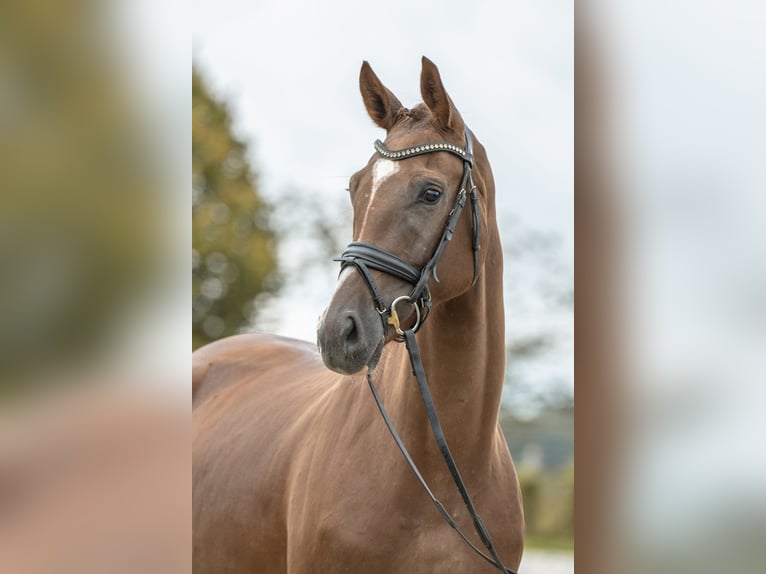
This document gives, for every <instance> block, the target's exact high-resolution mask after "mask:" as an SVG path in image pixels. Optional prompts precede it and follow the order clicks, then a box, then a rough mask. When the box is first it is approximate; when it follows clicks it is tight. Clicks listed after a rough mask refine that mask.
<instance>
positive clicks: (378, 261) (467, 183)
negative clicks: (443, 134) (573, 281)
mask: <svg viewBox="0 0 766 574" xmlns="http://www.w3.org/2000/svg"><path fill="white" fill-rule="evenodd" d="M375 151H376V152H377V153H378V154H379V155H380V156H382V157H384V158H386V159H390V160H393V161H400V160H403V159H407V158H410V157H414V156H417V155H423V154H427V153H436V152H441V151H444V152H448V153H451V154H453V155H456V156H458V157H459V158H460V159H462V160H463V178H462V180H461V181H460V188H459V190H458V194H457V198H456V199H455V205H454V206H453V207H452V211H450V214H449V216H448V217H447V222H446V224H445V225H444V231H443V232H442V235H441V239H439V243H438V244H437V245H436V249H434V252H433V255H431V259H429V260H428V262H427V263H426V264H425V265H424V266H423V267H421V268H420V269H418V268H417V267H415V266H413V265H411V264H409V263H407V262H406V261H404V260H402V259H401V258H400V257H398V256H397V255H395V254H393V253H391V252H389V251H386V250H385V249H381V248H380V247H378V246H376V245H373V244H371V243H364V242H358V241H357V242H353V243H350V244H349V245H348V247H346V249H345V250H344V251H343V253H342V254H341V255H340V257H338V258H336V259H335V261H340V264H341V271H343V269H345V268H346V267H348V266H350V265H353V266H354V267H356V269H357V270H358V271H359V274H360V275H361V276H362V278H363V279H364V282H365V283H366V284H367V287H368V289H369V290H370V294H371V295H372V299H373V302H374V303H375V309H376V310H377V312H378V314H379V315H380V317H381V320H382V321H383V333H384V336H385V333H387V332H388V327H389V326H391V327H393V329H394V330H395V332H396V334H397V341H400V342H401V341H403V342H404V343H405V345H406V347H407V352H408V353H409V356H410V364H411V365H412V373H413V375H415V379H416V380H417V383H418V389H419V391H420V394H421V396H422V398H423V403H424V405H425V408H426V415H427V416H428V422H429V423H430V425H431V430H432V431H433V434H434V438H435V439H436V444H437V445H438V447H439V451H440V453H441V455H442V458H444V461H445V462H446V464H447V468H448V469H449V471H450V474H451V475H452V480H453V481H454V483H455V485H456V486H457V489H458V491H459V492H460V496H461V498H462V499H463V503H464V504H465V506H466V508H467V509H468V512H469V514H470V515H471V518H472V519H473V525H474V529H475V530H476V533H477V534H478V535H479V538H480V539H481V542H482V544H483V545H484V547H485V548H486V549H487V551H488V552H489V554H490V555H487V554H485V553H484V552H482V551H481V550H480V549H479V548H478V547H477V546H476V545H475V544H474V543H473V542H471V540H470V539H469V538H468V537H467V536H466V535H465V534H464V533H463V531H462V530H460V528H459V527H458V525H457V523H456V522H455V520H454V518H452V516H451V515H450V513H449V512H448V511H447V509H446V508H445V507H444V505H443V504H442V503H441V502H440V501H439V500H438V499H437V498H436V496H434V494H433V492H432V491H431V489H430V488H429V486H428V484H427V483H426V481H425V479H424V478H423V475H422V474H421V473H420V470H419V469H418V467H417V465H415V462H414V461H413V460H412V457H411V456H410V454H409V452H408V451H407V447H406V446H405V445H404V443H403V442H402V439H401V437H400V436H399V434H398V433H397V432H396V429H395V428H394V425H393V423H392V422H391V419H390V418H389V416H388V413H387V412H386V409H385V407H384V406H383V403H382V401H381V400H380V396H379V395H378V392H377V390H376V389H375V385H374V384H373V382H372V375H371V373H369V372H368V373H367V383H368V384H369V386H370V390H371V391H372V395H373V397H374V398H375V403H376V404H377V406H378V410H380V414H381V415H382V417H383V420H384V422H385V423H386V426H387V427H388V430H389V432H390V433H391V436H393V438H394V441H395V442H396V445H397V446H398V447H399V450H400V451H401V453H402V455H403V456H404V459H405V461H406V462H407V464H408V465H409V467H410V468H411V469H412V471H413V473H414V474H415V476H416V478H417V479H418V481H419V482H420V484H421V486H422V487H423V489H424V490H425V491H426V494H427V495H428V496H429V498H430V499H431V502H433V503H434V505H435V506H436V508H437V510H438V511H439V513H440V514H441V515H442V517H443V518H444V520H445V521H446V522H447V524H449V525H450V526H451V527H452V528H453V529H454V530H455V531H456V532H457V534H458V535H459V536H460V538H462V539H463V541H464V542H465V543H466V544H467V545H468V546H469V547H470V548H471V549H472V550H473V551H474V552H476V553H477V554H478V555H479V556H481V557H482V558H483V559H484V560H486V561H487V562H488V563H490V564H492V565H493V566H495V567H496V568H497V569H498V570H500V571H501V572H503V574H514V572H513V571H511V570H510V569H509V568H507V567H506V566H505V565H504V564H503V561H502V560H501V559H500V556H499V555H498V553H497V550H496V549H495V547H494V545H493V544H492V539H491V538H490V536H489V532H488V531H487V528H486V526H484V523H483V522H482V520H481V518H480V517H479V514H478V512H477V511H476V508H475V507H474V505H473V502H472V501H471V497H470V496H469V494H468V490H467V489H466V486H465V483H464V482H463V479H462V477H461V476H460V472H459V471H458V468H457V465H456V464H455V459H454V458H453V456H452V453H451V452H450V450H449V446H448V445H447V441H446V439H445V437H444V431H443V430H442V426H441V423H440V422H439V417H438V416H437V414H436V409H435V407H434V403H433V398H432V396H431V391H430V389H429V387H428V381H427V380H426V374H425V371H424V369H423V362H422V360H421V358H420V351H419V350H418V345H417V341H416V340H415V333H416V332H417V331H418V329H420V327H422V326H423V323H424V321H425V320H426V318H427V317H428V314H429V312H430V311H431V292H430V291H429V289H428V282H429V280H430V279H431V277H432V276H433V278H434V281H436V282H437V283H438V282H439V277H438V275H437V272H436V266H437V265H438V263H439V260H440V259H441V256H442V253H443V252H444V248H445V247H446V246H447V243H449V241H450V240H451V239H452V235H453V234H454V233H455V227H456V225H457V222H458V219H459V218H460V214H461V213H462V212H463V208H464V207H465V204H466V199H467V197H470V198H471V212H472V220H471V225H472V229H473V237H472V247H473V281H472V282H471V285H472V286H473V285H474V284H475V283H476V280H477V279H478V277H479V247H480V245H479V232H480V229H481V220H480V218H479V194H478V190H477V189H476V186H475V185H474V183H473V177H472V176H471V169H472V168H473V134H472V133H471V130H469V129H468V128H467V127H466V128H465V149H462V148H460V147H458V146H456V145H453V144H450V143H447V142H439V143H427V144H422V145H416V146H412V147H408V148H404V149H400V150H391V149H389V148H387V147H386V146H385V144H384V143H383V142H381V141H380V140H377V141H376V142H375ZM370 269H376V270H378V271H382V272H383V273H387V274H388V275H393V276H394V277H398V278H399V279H403V280H404V281H406V282H407V283H410V284H411V285H413V288H412V291H411V292H410V294H409V295H403V296H401V297H398V298H396V299H394V301H393V302H392V303H391V305H390V306H389V307H387V306H386V304H385V302H384V301H383V296H382V295H381V293H380V290H379V289H378V286H377V284H376V283H375V280H374V279H373V278H372V275H371V274H370V271H369V270H370ZM402 302H407V303H410V304H412V305H413V307H414V309H415V324H414V326H412V327H410V328H408V329H402V327H401V325H400V324H399V315H398V312H397V310H396V306H397V305H398V304H399V303H402Z"/></svg>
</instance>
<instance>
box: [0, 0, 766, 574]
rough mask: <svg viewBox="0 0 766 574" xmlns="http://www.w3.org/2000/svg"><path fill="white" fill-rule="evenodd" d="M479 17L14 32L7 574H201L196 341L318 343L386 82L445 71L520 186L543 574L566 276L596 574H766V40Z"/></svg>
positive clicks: (532, 567)
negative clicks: (363, 93)
mask: <svg viewBox="0 0 766 574" xmlns="http://www.w3.org/2000/svg"><path fill="white" fill-rule="evenodd" d="M442 6H443V8H442ZM465 8H466V6H465V5H462V6H460V7H459V9H457V8H455V9H454V10H453V7H452V4H451V3H449V2H448V3H445V4H440V5H439V9H438V10H436V9H431V10H429V11H427V12H426V11H425V10H422V9H420V8H418V7H417V6H411V5H408V6H404V5H400V4H396V3H394V4H391V3H388V4H386V6H385V8H383V7H379V6H378V7H376V9H375V10H373V9H372V8H365V7H363V6H358V5H356V4H352V3H350V2H349V3H348V4H346V5H342V4H334V3H331V4H329V5H327V3H325V5H323V6H322V9H321V10H320V9H319V8H314V7H312V6H308V5H306V6H302V5H299V4H295V3H282V4H279V5H278V3H269V5H266V4H265V3H261V2H253V3H252V4H248V5H247V6H239V5H237V4H235V3H232V2H220V3H218V4H217V5H213V4H212V3H210V4H208V3H200V2H198V3H196V4H195V5H194V6H193V8H192V10H190V9H189V6H188V5H186V4H183V3H181V2H179V1H178V0H152V1H150V0H133V1H131V2H125V1H122V2H121V1H118V0H112V1H111V2H101V3H94V2H90V1H87V0H61V1H60V2H47V1H42V0H25V1H23V2H22V1H18V2H7V3H4V4H3V6H2V8H1V9H0V10H1V12H0V151H1V152H2V153H0V182H2V183H1V184H0V266H1V267H0V269H2V273H1V274H0V571H2V572H25V573H27V572H33V573H36V572H41V573H42V572H64V573H69V572H72V573H74V572H77V573H78V574H81V573H83V572H111V573H120V572H126V573H127V572H131V573H132V572H136V571H140V572H158V573H163V574H164V573H167V572H188V571H189V570H190V569H191V565H190V563H189V557H190V552H189V524H190V508H189V506H190V486H191V485H190V477H189V472H188V470H189V460H190V452H189V440H188V438H189V405H190V397H189V389H188V375H189V325H190V324H192V325H193V341H192V343H193V346H198V345H200V344H203V343H204V342H205V341H206V340H209V339H211V338H215V337H219V336H222V335H225V334H227V333H232V332H236V331H237V330H240V329H263V330H269V331H277V332H283V333H286V334H290V335H293V336H297V337H301V338H305V339H309V340H310V339H313V324H314V320H315V318H316V314H317V313H318V312H319V311H320V310H321V308H322V306H323V305H324V302H325V301H326V299H327V296H328V295H329V292H330V289H331V287H332V284H333V282H334V278H335V274H336V270H337V268H336V267H335V266H334V265H332V264H330V263H329V258H330V256H331V255H334V254H336V253H337V250H338V248H339V246H340V245H342V244H345V242H346V240H347V237H348V227H347V221H348V211H347V209H348V207H347V204H346V200H345V191H344V188H345V185H346V178H347V176H348V175H349V174H350V173H351V172H352V171H353V170H355V169H357V168H358V166H359V165H362V163H363V162H365V161H366V160H367V158H368V157H369V155H370V153H371V151H372V150H371V142H372V140H374V139H375V138H376V137H379V135H380V134H379V132H378V130H377V129H376V128H374V127H373V126H372V124H371V123H370V122H369V120H368V119H367V118H366V116H365V113H364V110H363V108H362V106H361V103H360V101H359V97H358V94H357V90H356V82H357V73H358V69H359V64H360V62H361V60H362V59H368V60H370V62H371V63H372V65H373V66H374V68H375V70H376V71H377V72H378V74H379V75H380V77H381V78H382V79H383V81H384V82H385V83H386V84H387V85H388V86H389V87H390V88H391V89H393V90H394V91H395V92H396V93H397V94H398V95H399V97H400V98H401V99H402V101H403V102H405V104H412V103H414V102H416V101H417V100H418V99H419V94H418V89H417V79H418V73H419V68H418V66H419V58H420V56H421V55H424V54H425V55H427V56H429V57H431V58H432V59H433V60H434V61H435V62H436V63H437V64H438V65H439V66H440V69H441V72H442V75H443V77H444V81H445V84H446V86H447V89H448V90H449V91H450V93H451V95H452V96H453V98H454V100H455V102H456V103H457V105H458V107H459V108H460V110H461V111H462V112H463V115H464V116H465V118H466V120H467V121H468V122H469V123H470V125H471V126H472V127H473V128H474V129H475V131H476V133H477V136H478V137H479V138H480V139H481V141H482V142H483V143H484V144H485V145H486V147H487V149H488V151H489V154H490V159H491V161H492V163H493V167H494V170H495V176H496V179H497V183H498V191H499V194H500V197H499V201H498V202H499V208H500V214H499V216H500V224H501V226H502V233H503V240H504V242H505V246H506V250H505V252H506V257H507V258H508V261H507V262H506V271H507V276H506V289H507V292H506V310H507V312H508V321H507V324H508V333H507V334H506V337H507V347H508V354H509V362H508V364H509V371H508V381H507V389H506V391H507V392H506V394H505V399H504V410H503V421H502V422H503V425H504V428H505V429H506V432H507V435H508V437H509V442H510V443H511V446H512V448H513V449H514V456H515V458H516V460H517V462H518V463H519V468H520V474H521V476H522V480H523V482H524V488H525V500H526V504H527V513H528V515H527V518H528V520H529V521H530V525H531V526H530V547H531V548H530V550H529V552H528V554H527V556H526V557H525V562H524V570H523V572H526V573H532V574H534V572H545V573H548V574H555V573H556V572H571V571H572V558H571V554H566V553H565V554H561V553H560V552H559V553H553V554H541V553H540V551H539V548H540V547H542V546H545V545H547V546H549V547H556V548H562V547H565V546H567V545H568V546H569V547H571V530H570V533H567V528H571V504H570V505H569V506H568V505H567V503H566V501H571V495H570V494H569V493H570V492H571V480H572V474H571V472H572V471H571V466H570V463H571V437H572V435H571V429H572V422H571V421H572V418H571V411H572V367H571V349H572V338H571V332H572V326H573V322H572V296H571V294H572V280H571V275H572V251H573V245H574V246H575V248H576V249H577V269H576V274H577V276H578V283H579V285H580V288H579V289H578V303H577V305H578V307H577V308H578V321H577V324H576V326H575V330H576V333H577V348H576V355H577V361H576V369H577V370H576V374H577V380H578V384H577V389H578V391H577V397H578V399H577V400H578V417H577V423H576V426H577V436H578V440H577V461H578V476H579V478H578V488H577V491H578V492H577V505H578V508H579V510H578V512H577V513H576V517H575V522H576V526H577V531H578V535H577V536H578V543H577V546H578V552H577V557H576V563H577V566H578V567H579V569H580V570H582V572H588V573H599V574H600V573H602V572H603V573H605V574H613V573H615V572H619V573H627V574H629V573H631V572H639V571H648V570H651V571H653V572H659V573H663V572H668V573H670V572H672V573H674V574H675V573H679V572H695V573H703V574H704V573H706V572H714V571H715V572H716V573H717V572H721V571H724V572H736V573H740V572H741V573H745V574H749V573H751V572H752V573H760V572H762V571H763V564H764V563H766V556H765V555H764V551H765V550H766V539H765V536H766V492H765V490H766V489H765V487H764V485H766V453H765V451H764V449H763V445H762V439H763V437H764V436H766V427H765V426H764V425H766V422H764V421H766V417H764V410H763V405H764V404H766V402H765V401H764V400H763V399H764V396H763V395H764V389H765V388H766V387H764V385H763V382H762V380H763V372H764V368H763V367H764V356H766V353H764V349H765V348H766V321H765V320H764V317H766V314H764V300H766V299H765V298H764V293H766V288H765V287H766V280H765V278H766V275H765V274H764V265H763V261H764V246H765V245H766V241H765V239H766V237H764V233H765V232H764V229H766V226H764V225H763V219H764V213H766V199H765V198H766V195H764V189H766V186H764V181H766V177H764V176H765V175H766V174H764V169H766V167H765V166H766V163H765V162H764V157H766V139H764V137H763V134H764V133H766V111H765V110H766V108H764V104H763V103H764V101H766V82H764V79H763V78H764V75H763V70H764V68H765V67H766V66H765V64H766V61H765V59H766V46H764V42H765V41H766V40H765V39H764V35H763V30H764V29H766V10H764V9H763V7H762V6H761V5H759V4H757V3H754V2H746V1H744V0H734V1H732V2H727V3H726V4H722V3H714V2H706V1H701V2H700V1H696V2H692V1H691V0H672V1H665V2H661V3H660V2H644V3H641V4H636V3H631V2H626V1H610V2H605V1H600V0H589V1H587V2H582V3H578V5H577V7H576V10H575V11H574V12H575V13H574V17H573V15H572V8H571V6H569V5H568V4H567V3H564V2H535V3H529V5H521V4H520V3H514V2H510V3H504V4H502V6H501V5H500V4H499V3H490V2H476V3H474V4H473V5H471V6H470V9H468V10H466V9H465ZM455 14H457V15H455ZM425 18H427V19H428V21H430V22H433V23H434V25H433V28H432V29H428V28H424V27H423V26H420V25H418V22H420V21H421V20H423V19H425ZM573 18H574V24H575V26H576V29H577V33H576V35H575V37H576V39H575V41H576V44H577V46H576V49H575V50H574V58H575V59H576V69H577V80H576V82H575V81H574V80H573V63H572V37H573V34H572V24H573V22H572V21H573ZM190 35H191V37H192V40H193V42H192V43H193V48H192V46H191V45H190V42H189V38H190ZM192 51H193V58H192ZM392 51H393V52H395V56H394V55H392ZM192 59H193V66H194V69H195V70H196V72H195V74H193V76H194V77H193V79H192V82H190V81H189V80H190V78H189V64H190V61H192ZM490 66H491V67H490ZM190 83H192V98H193V110H192V114H191V115H192V120H193V122H192V123H193V124H194V132H195V137H194V138H192V130H191V129H190V126H189V115H190V114H189V108H188V107H187V105H186V102H188V97H189V90H188V88H189V84H190ZM573 85H574V90H575V92H576V95H575V102H576V115H577V124H576V126H577V129H576V131H575V133H574V138H575V147H576V153H575V154H574V157H575V160H576V164H575V170H574V189H575V192H574V215H575V218H576V219H577V241H576V244H573V240H572V237H573V233H572V192H571V189H572V128H573V120H572V105H571V104H572V90H573ZM180 102H183V104H181V103H180ZM328 112H330V113H328ZM326 116H327V117H329V118H330V119H331V121H327V117H326ZM307 128H310V129H311V131H310V132H306V131H305V130H306V129H307ZM205 130H207V132H205V133H207V135H206V136H205V137H204V138H198V137H197V133H203V132H204V131H205ZM190 140H193V150H192V151H193V155H194V158H190V157H189V141H190ZM307 142H320V143H321V144H322V145H320V146H318V147H317V148H315V149H314V150H312V151H311V152H310V153H307V152H306V144H307ZM190 168H191V169H190ZM200 173H203V174H205V178H206V179H205V181H209V182H211V183H210V185H212V182H215V188H213V187H209V186H208V187H206V186H203V185H202V184H201V182H200V179H199V177H195V174H200ZM190 174H191V175H190ZM190 191H191V193H190ZM190 211H191V212H192V213H193V219H194V221H193V225H194V226H195V231H197V230H198V229H200V230H201V229H207V230H208V232H205V233H200V232H196V233H195V237H194V241H193V240H192V233H191V226H190V225H189V213H190ZM216 226H217V227H216ZM307 238H308V239H307ZM306 242H310V247H311V250H310V251H309V252H310V253H312V254H315V256H313V257H310V258H306V257H304V253H305V252H304V251H303V248H304V247H305V246H306ZM190 246H191V247H192V250H193V251H192V257H191V258H190V257H189V247H190ZM245 249H248V250H252V251H253V252H254V255H255V256H257V258H258V263H259V264H258V266H257V267H256V268H255V269H253V268H247V263H248V261H249V260H246V261H245V262H244V263H242V262H241V258H240V256H239V255H238V254H237V252H238V250H239V251H240V252H241V251H243V250H245ZM225 251H226V252H225ZM195 252H196V255H195ZM293 256H294V258H293ZM190 259H191V261H190ZM288 261H295V262H296V263H295V264H294V266H293V264H292V263H291V264H288V263H287V262H288ZM190 263H191V265H192V267H193V273H192V277H191V278H190V277H189V266H190ZM240 264H241V265H242V267H240ZM300 265H304V266H305V267H306V270H305V272H304V274H302V275H300V276H299V275H298V274H297V272H296V269H297V267H298V266H300ZM240 280H241V281H242V282H241V283H238V281H240ZM239 286H245V287H243V288H241V287H239ZM190 288H191V289H192V292H193V308H192V310H191V311H190V310H189V305H188V299H187V298H186V297H188V292H189V290H190ZM251 289H252V290H253V293H255V291H257V292H258V296H257V297H255V298H254V299H251V298H250V296H249V295H248V294H247V291H249V290H251ZM296 290H297V291H296ZM243 294H244V296H243ZM235 295H236V297H241V299H239V300H237V299H231V300H232V301H235V303H233V304H231V305H229V304H227V303H226V301H227V298H228V297H234V296H235ZM236 301H239V302H236ZM190 319H192V320H191V321H190ZM301 321H305V322H303V323H302V322H301ZM516 440H518V442H514V441H516ZM552 500H553V501H556V502H555V503H551V501H552ZM562 501H564V502H562ZM546 509H547V510H546ZM41 549H44V551H42V550H41ZM562 557H563V559H562Z"/></svg>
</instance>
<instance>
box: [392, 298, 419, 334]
mask: <svg viewBox="0 0 766 574" xmlns="http://www.w3.org/2000/svg"><path fill="white" fill-rule="evenodd" d="M401 301H406V302H407V303H409V304H410V305H412V306H413V307H414V308H415V325H413V326H412V327H411V329H412V330H413V331H417V330H418V327H420V307H419V306H418V304H417V302H415V301H413V300H412V299H411V298H410V296H409V295H402V296H401V297H397V298H396V299H394V300H393V302H392V303H391V310H390V311H389V315H388V319H387V320H386V322H387V323H388V324H389V325H391V326H392V327H393V328H394V331H396V334H397V335H398V340H399V341H402V340H403V337H404V331H403V330H402V327H401V325H400V324H399V313H397V312H396V305H397V303H399V302H401Z"/></svg>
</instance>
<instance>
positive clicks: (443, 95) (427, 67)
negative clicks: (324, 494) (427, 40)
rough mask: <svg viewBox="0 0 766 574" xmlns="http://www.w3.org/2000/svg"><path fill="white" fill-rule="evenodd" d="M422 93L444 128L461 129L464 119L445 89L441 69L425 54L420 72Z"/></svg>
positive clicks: (427, 104) (426, 103)
mask: <svg viewBox="0 0 766 574" xmlns="http://www.w3.org/2000/svg"><path fill="white" fill-rule="evenodd" d="M420 94H421V95H422V96H423V102H424V103H425V105H426V106H428V109H429V110H431V113H432V114H433V116H434V118H436V121H437V122H438V123H439V125H440V127H442V128H443V129H445V130H447V129H452V130H454V131H460V130H459V128H460V127H462V124H463V120H462V118H461V117H460V113H459V112H458V111H457V108H455V105H454V104H453V103H452V100H451V99H450V97H449V95H448V94H447V90H445V89H444V84H442V79H441V76H440V75H439V69H438V68H437V67H436V64H434V63H433V62H432V61H431V60H429V59H428V58H426V57H425V56H423V69H422V72H421V73H420Z"/></svg>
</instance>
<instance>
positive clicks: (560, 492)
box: [518, 465, 574, 549]
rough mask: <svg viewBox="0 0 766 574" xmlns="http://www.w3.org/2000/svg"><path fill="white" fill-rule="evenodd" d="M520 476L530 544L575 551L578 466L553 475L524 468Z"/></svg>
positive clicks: (519, 472)
mask: <svg viewBox="0 0 766 574" xmlns="http://www.w3.org/2000/svg"><path fill="white" fill-rule="evenodd" d="M518 476H519V485H520V486H521V493H522V497H523V500H524V519H525V522H526V530H527V545H528V546H537V547H544V548H562V549H564V548H571V547H572V546H573V545H574V542H573V540H574V466H572V465H570V466H568V467H566V468H564V469H562V470H560V471H558V472H549V473H546V472H543V471H541V470H538V469H534V468H525V467H522V468H520V469H519V471H518Z"/></svg>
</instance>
